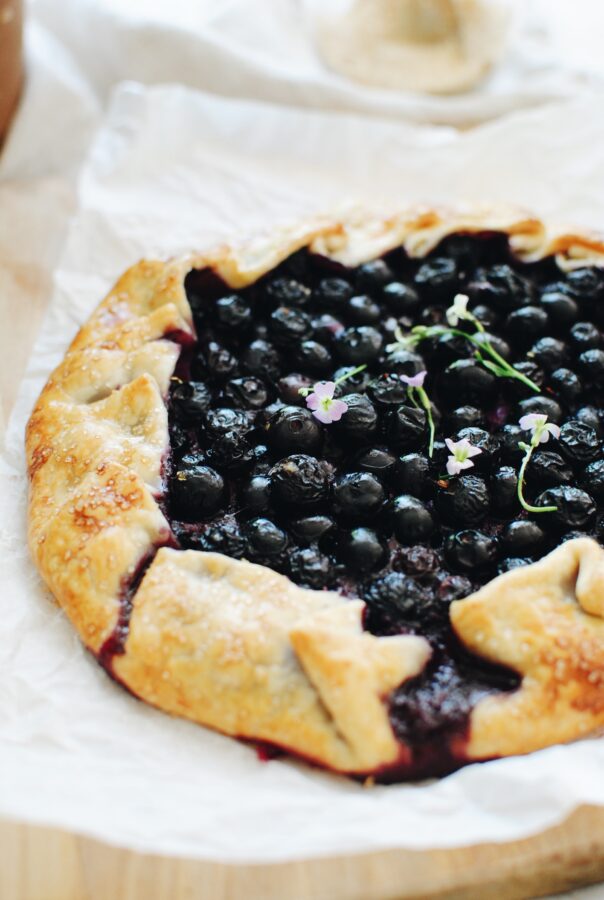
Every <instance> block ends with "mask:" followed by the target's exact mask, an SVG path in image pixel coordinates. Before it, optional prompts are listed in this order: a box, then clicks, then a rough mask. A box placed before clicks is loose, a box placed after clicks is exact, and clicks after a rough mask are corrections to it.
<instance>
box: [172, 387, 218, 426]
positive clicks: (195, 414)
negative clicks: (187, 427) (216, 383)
mask: <svg viewBox="0 0 604 900" xmlns="http://www.w3.org/2000/svg"><path fill="white" fill-rule="evenodd" d="M211 400H212V392H211V391H210V389H209V387H208V386H207V385H205V384H203V383H202V382H199V381H186V382H176V383H173V386H172V390H171V392H170V401H171V403H172V405H173V407H174V409H175V411H176V414H177V415H178V418H179V419H180V420H181V421H183V422H185V423H186V422H191V423H195V424H196V423H199V422H201V421H202V420H203V416H204V413H206V412H207V410H208V409H209V407H210V403H211Z"/></svg>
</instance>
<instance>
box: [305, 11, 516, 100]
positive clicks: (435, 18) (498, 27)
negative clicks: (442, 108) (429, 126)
mask: <svg viewBox="0 0 604 900" xmlns="http://www.w3.org/2000/svg"><path fill="white" fill-rule="evenodd" d="M340 6H342V4H340ZM347 7H348V8H347V9H344V11H343V12H342V11H340V13H339V14H338V15H335V16H334V15H332V16H330V17H321V18H320V19H319V21H318V27H317V40H318V44H319V48H320V51H321V53H322V56H323V58H324V59H325V61H326V62H327V64H328V65H329V66H330V67H331V68H333V69H334V70H335V71H337V72H340V73H342V74H343V75H346V76H348V77H349V78H352V79H353V80H354V81H357V82H359V83H361V84H366V85H369V86H371V87H378V88H388V89H394V90H412V91H421V92H427V93H437V94H451V93H457V92H460V91H465V90H469V89H470V88H472V87H474V86H475V85H476V84H477V83H478V82H480V81H481V80H482V79H483V78H484V77H485V76H486V75H487V74H488V72H489V71H490V70H491V68H492V66H493V65H494V64H495V63H496V62H497V61H498V60H499V59H501V57H502V55H503V52H504V49H505V46H506V39H507V35H508V31H509V24H510V3H509V2H507V0H352V2H348V4H347Z"/></svg>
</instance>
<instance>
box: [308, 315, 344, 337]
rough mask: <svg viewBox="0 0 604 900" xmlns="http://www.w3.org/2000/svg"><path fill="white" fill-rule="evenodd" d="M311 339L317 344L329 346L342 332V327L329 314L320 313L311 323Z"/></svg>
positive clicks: (340, 323)
mask: <svg viewBox="0 0 604 900" xmlns="http://www.w3.org/2000/svg"><path fill="white" fill-rule="evenodd" d="M310 324H311V327H312V334H313V337H314V338H315V339H316V340H317V341H319V343H322V344H327V345H330V344H331V343H332V341H333V340H334V338H335V337H336V336H337V335H338V334H341V333H342V331H344V325H343V324H342V322H340V320H339V319H336V318H335V317H334V316H332V315H331V314H330V313H322V314H321V315H320V316H317V317H316V319H312V321H311V323H310Z"/></svg>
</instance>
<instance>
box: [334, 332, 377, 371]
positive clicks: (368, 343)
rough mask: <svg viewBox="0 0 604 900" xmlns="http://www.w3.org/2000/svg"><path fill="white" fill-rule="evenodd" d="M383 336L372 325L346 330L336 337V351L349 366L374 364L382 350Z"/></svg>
mask: <svg viewBox="0 0 604 900" xmlns="http://www.w3.org/2000/svg"><path fill="white" fill-rule="evenodd" d="M382 342H383V340H382V335H381V334H380V332H379V331H378V330H377V329H376V328H372V327H371V326H370V325H360V326H359V327H358V328H346V329H345V330H344V331H343V332H342V333H341V334H339V335H338V336H337V337H336V340H335V351H336V353H337V355H338V357H339V358H340V359H341V360H342V362H344V363H348V365H352V366H359V365H362V364H363V363H369V362H372V361H373V360H374V359H376V357H377V356H379V353H380V350H381V349H382Z"/></svg>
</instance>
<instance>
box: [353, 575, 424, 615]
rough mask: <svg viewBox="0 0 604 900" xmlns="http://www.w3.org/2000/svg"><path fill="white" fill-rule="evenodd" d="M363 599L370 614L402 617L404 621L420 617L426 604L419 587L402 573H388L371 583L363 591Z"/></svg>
mask: <svg viewBox="0 0 604 900" xmlns="http://www.w3.org/2000/svg"><path fill="white" fill-rule="evenodd" d="M363 599H364V600H365V602H366V603H367V606H368V607H369V612H370V613H372V614H377V615H378V616H379V615H383V614H385V615H387V616H395V617H399V616H402V617H403V618H404V619H413V618H415V617H416V616H417V615H418V613H419V614H420V615H421V608H422V606H423V605H424V604H425V602H426V597H425V594H424V592H423V590H422V589H421V587H420V586H419V585H418V584H416V582H415V581H414V580H413V578H410V577H409V576H408V575H403V573H402V572H389V573H388V574H387V575H384V576H383V577H382V578H377V579H375V580H374V581H372V582H371V583H370V584H369V585H368V586H367V588H366V589H365V591H364V594H363Z"/></svg>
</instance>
